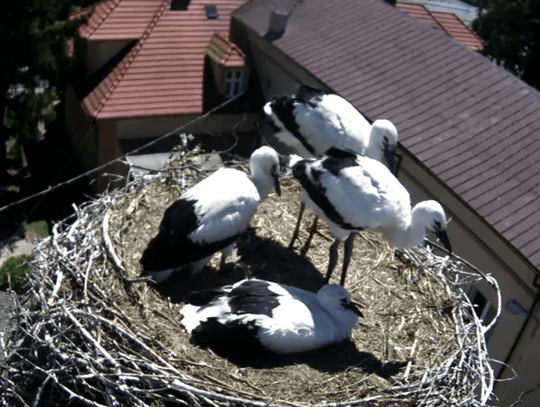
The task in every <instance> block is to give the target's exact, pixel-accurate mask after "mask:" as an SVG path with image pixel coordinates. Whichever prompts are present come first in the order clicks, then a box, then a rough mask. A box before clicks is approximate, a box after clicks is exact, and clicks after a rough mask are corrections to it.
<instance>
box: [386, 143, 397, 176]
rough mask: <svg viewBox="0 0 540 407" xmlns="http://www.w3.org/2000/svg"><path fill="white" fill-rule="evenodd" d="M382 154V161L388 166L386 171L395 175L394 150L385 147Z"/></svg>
mask: <svg viewBox="0 0 540 407" xmlns="http://www.w3.org/2000/svg"><path fill="white" fill-rule="evenodd" d="M383 154H384V159H385V160H386V164H387V165H388V169H389V170H390V172H391V173H392V174H394V175H396V169H397V168H396V159H395V155H396V149H395V148H388V147H385V148H384V152H383Z"/></svg>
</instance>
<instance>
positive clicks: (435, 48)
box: [233, 0, 540, 267]
mask: <svg viewBox="0 0 540 407" xmlns="http://www.w3.org/2000/svg"><path fill="white" fill-rule="evenodd" d="M293 3H294V1H292V0H257V1H250V2H248V3H247V4H246V5H245V6H243V7H241V8H240V9H238V10H237V11H235V13H234V14H233V16H234V19H235V20H237V21H238V22H235V24H244V25H245V26H247V27H251V29H252V30H254V31H255V32H257V33H259V34H260V35H261V36H262V35H264V33H265V32H266V31H267V27H268V21H269V14H270V10H271V9H276V10H281V11H288V10H290V9H291V8H292V6H293ZM272 45H273V46H275V47H276V48H277V49H278V51H279V52H280V53H282V54H285V55H286V56H288V57H289V58H290V59H291V60H292V61H295V62H296V63H297V64H299V65H300V66H302V67H304V68H305V69H307V70H308V71H310V72H311V73H312V74H313V75H315V76H316V77H318V78H320V80H321V81H323V82H324V83H326V84H327V85H328V86H329V87H330V88H331V89H333V90H334V91H336V92H337V93H339V94H341V95H342V96H343V97H345V98H347V99H348V100H349V101H350V102H351V103H353V104H354V105H355V106H356V107H357V108H358V109H359V110H360V111H362V112H363V113H364V114H366V115H367V116H368V117H369V118H371V119H377V118H385V119H390V120H392V122H393V123H394V124H395V125H396V127H397V129H398V131H399V138H400V143H401V144H402V145H403V146H404V147H405V148H406V149H408V150H409V151H410V152H411V153H413V154H414V155H415V156H416V157H417V158H418V159H419V160H420V161H422V162H423V164H424V165H425V166H426V167H427V168H428V169H429V170H430V171H431V172H432V173H433V174H434V175H435V176H436V177H438V178H439V179H440V180H442V181H443V182H444V183H446V185H448V187H450V188H451V189H452V190H453V191H454V192H455V193H456V194H457V195H458V196H460V197H461V198H462V199H463V201H464V202H466V203H467V204H468V205H470V207H471V208H472V209H474V210H476V211H477V213H479V214H480V216H481V217H483V218H484V219H485V220H486V221H487V222H488V223H489V224H491V225H492V226H493V227H494V229H495V230H497V231H498V232H499V233H501V234H502V235H503V236H504V237H505V238H506V239H507V240H508V241H509V242H511V243H512V244H513V245H514V246H515V247H516V248H517V249H518V250H520V251H521V253H522V254H523V255H524V256H526V257H527V258H528V259H529V260H530V262H531V263H532V264H534V265H535V266H537V267H538V266H539V265H540V176H538V174H540V160H538V153H539V152H540V92H539V91H537V90H536V89H534V88H532V87H530V86H528V85H527V84H525V83H524V82H522V81H521V80H519V79H518V78H516V77H515V76H513V75H512V74H510V73H508V72H506V71H505V70H503V69H501V68H499V67H497V66H495V65H494V64H492V63H491V62H490V61H489V60H488V59H487V58H485V57H483V56H481V55H479V54H478V53H476V52H472V51H471V50H469V49H467V48H466V47H464V46H462V45H461V44H459V43H457V42H456V41H454V40H453V39H452V38H450V37H449V36H448V35H446V34H443V33H440V32H437V31H435V30H433V29H432V28H431V27H429V26H428V25H426V24H425V23H423V22H421V21H417V20H415V19H411V18H410V17H409V16H407V15H406V14H404V13H403V12H401V11H400V10H398V9H396V8H395V7H392V6H390V5H389V4H387V3H385V2H383V1H382V0H339V1H338V0H336V1H331V2H330V1H328V0H309V1H303V2H298V3H296V7H295V9H294V12H293V14H292V16H291V17H290V19H289V22H288V24H287V28H286V31H285V33H284V35H283V37H282V38H279V39H276V40H274V41H273V42H272Z"/></svg>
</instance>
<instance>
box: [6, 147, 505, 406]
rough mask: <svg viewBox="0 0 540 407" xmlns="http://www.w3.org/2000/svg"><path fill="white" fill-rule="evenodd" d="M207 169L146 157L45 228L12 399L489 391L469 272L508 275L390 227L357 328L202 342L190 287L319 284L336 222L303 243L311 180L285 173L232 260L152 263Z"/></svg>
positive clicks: (9, 369)
mask: <svg viewBox="0 0 540 407" xmlns="http://www.w3.org/2000/svg"><path fill="white" fill-rule="evenodd" d="M233 165H235V166H236V167H237V168H240V169H245V168H246V166H247V165H246V162H240V161H237V162H233ZM207 175H208V172H207V171H205V170H204V167H203V166H202V165H201V164H200V160H199V161H198V160H197V157H196V153H193V152H188V151H183V152H182V153H181V154H180V158H177V159H175V160H174V161H171V162H170V165H169V167H168V168H167V169H166V170H164V171H162V172H159V173H154V174H146V175H142V174H138V173H136V171H135V170H134V169H132V171H131V172H130V176H129V177H128V179H127V181H126V186H125V188H122V189H116V190H113V191H110V192H107V193H105V194H103V195H102V196H100V197H98V198H97V199H94V200H92V201H88V202H86V203H85V204H83V205H81V206H79V207H76V208H75V212H76V213H75V215H74V216H73V217H72V218H70V219H66V220H65V221H64V222H60V223H57V224H56V225H55V226H54V228H53V230H52V236H51V237H49V238H47V239H44V240H41V241H39V242H38V243H37V246H36V249H35V253H34V255H35V258H36V260H35V261H33V262H32V264H31V266H32V272H31V273H30V274H29V275H28V284H27V286H28V292H27V294H25V295H24V296H22V297H19V298H18V299H17V307H16V318H17V327H16V330H15V332H14V334H13V337H12V338H11V339H9V340H7V341H4V342H5V343H3V344H2V345H3V351H4V352H5V355H6V358H7V360H6V362H7V365H6V366H4V369H3V370H4V371H3V372H2V375H1V377H0V381H1V383H2V388H3V392H2V395H1V396H0V400H1V402H2V404H3V405H10V406H12V405H23V406H30V405H31V406H39V405H44V406H45V405H46V406H65V405H67V404H69V405H84V406H94V407H97V406H100V407H101V406H124V405H132V406H152V407H158V406H169V405H184V406H188V405H189V406H203V405H209V406H213V407H215V406H216V405H217V406H220V405H246V406H266V405H284V406H299V405H311V406H323V405H325V406H326V405H332V406H341V405H376V406H386V405H400V406H409V405H410V406H415V405H425V406H436V405H442V406H447V405H453V406H465V405H466V406H484V405H486V403H487V401H488V400H489V398H490V396H491V392H492V388H493V382H494V376H493V371H492V368H491V367H490V364H489V358H488V354H487V350H486V344H485V341H484V333H485V331H486V330H487V329H489V328H490V327H486V326H483V325H482V322H481V321H480V320H479V319H478V318H477V316H476V314H475V312H474V309H473V306H472V305H471V303H470V301H469V299H468V298H467V296H466V295H465V293H464V288H465V287H467V286H469V285H471V284H475V283H476V282H478V281H480V280H487V281H488V283H490V284H491V285H492V286H494V287H495V288H496V289H497V291H498V287H497V283H496V281H494V279H493V278H491V277H490V276H487V275H485V274H483V273H482V272H480V271H478V270H474V269H473V270H472V271H471V269H470V268H467V270H466V269H465V267H464V265H463V264H462V263H461V262H460V261H457V260H456V259H455V258H451V257H448V256H438V255H435V254H433V253H432V251H431V250H429V249H427V248H423V247H419V248H415V249H413V250H407V251H401V252H397V253H395V252H394V250H392V249H390V248H389V247H388V245H387V244H386V243H385V241H384V240H382V239H381V238H380V237H379V236H378V235H377V234H369V233H360V234H359V237H357V238H356V241H355V247H354V252H353V259H352V261H351V265H350V267H349V272H348V279H347V281H346V284H345V286H346V287H347V288H348V290H349V291H350V292H351V293H352V295H353V298H354V300H355V301H357V302H358V303H360V304H361V305H362V306H363V309H362V311H363V313H364V315H365V318H364V319H361V321H360V325H359V327H358V329H357V330H356V331H355V332H354V334H353V337H352V340H351V341H348V342H344V343H341V344H335V345H332V346H329V347H326V348H323V349H319V350H316V351H312V352H307V353H304V354H298V355H289V356H276V357H273V358H272V359H271V360H264V359H262V360H242V359H241V358H238V359H235V358H231V357H229V358H225V357H222V356H220V355H218V354H216V353H214V352H213V351H212V350H211V349H205V348H200V347H198V346H196V345H194V344H192V343H190V338H189V336H188V334H187V333H186V332H185V331H184V330H183V329H182V327H181V324H180V309H181V307H182V306H183V299H184V297H185V295H186V294H187V293H188V292H190V291H191V290H194V289H199V288H204V287H208V286H221V285H223V284H228V283H231V282H234V281H238V280H240V279H242V278H245V277H256V278H263V279H267V280H271V281H276V282H279V283H284V284H289V285H294V286H298V287H301V288H304V289H306V290H311V291H316V290H318V289H319V288H320V287H321V286H322V284H323V274H324V272H325V270H326V266H327V263H328V250H329V246H330V241H329V239H330V238H329V236H330V234H329V232H328V231H327V230H325V229H324V227H322V228H321V229H320V230H319V233H318V234H317V235H316V236H315V238H314V239H313V242H312V246H311V248H310V250H309V252H308V254H307V256H306V257H305V258H304V257H302V256H300V255H299V254H298V251H297V250H294V251H293V250H288V249H287V245H288V243H289V240H290V238H291V235H292V232H293V229H294V225H295V221H296V216H297V213H298V209H299V194H298V193H299V187H298V185H297V184H296V183H295V182H294V181H293V180H292V179H290V178H287V177H284V178H283V179H282V189H283V194H282V197H278V196H276V195H275V194H271V195H270V196H269V198H268V199H267V200H266V201H265V202H264V203H263V204H262V205H261V206H260V208H259V211H258V213H257V215H256V216H255V217H254V219H253V220H252V222H251V227H252V229H251V230H250V231H249V232H248V233H246V236H245V237H244V238H242V239H241V241H240V242H239V244H238V258H237V261H236V262H232V261H231V262H229V263H228V264H227V265H226V267H225V270H222V272H218V270H217V266H218V263H219V261H218V260H219V259H218V258H214V259H213V260H212V262H211V264H210V265H209V266H207V267H206V268H205V269H204V270H203V272H202V273H200V274H199V275H198V276H197V275H196V276H194V277H193V278H192V279H191V280H190V281H188V282H186V281H185V280H178V281H176V280H177V279H175V277H174V276H173V277H172V281H170V282H168V283H167V284H165V285H163V286H160V285H156V284H154V283H153V282H151V281H149V280H148V279H147V278H142V277H141V275H140V266H139V258H140V256H141V254H142V251H143V250H144V248H145V246H146V244H147V243H148V241H149V240H150V239H151V237H152V236H153V235H154V234H155V233H156V232H157V229H158V226H159V223H160V221H161V217H162V215H163V212H164V210H165V209H166V208H167V206H168V205H170V204H171V203H172V202H173V201H174V200H175V199H176V198H177V197H178V196H179V195H181V194H182V192H184V191H185V190H186V189H187V188H189V187H190V186H192V185H193V184H195V183H196V182H198V181H199V180H201V179H202V178H204V177H205V176H207ZM306 215H308V214H306ZM306 215H305V217H304V221H303V224H302V228H301V240H302V239H305V238H306V236H307V228H308V226H309V225H310V223H311V217H312V216H313V215H312V214H309V216H306ZM323 223H324V222H320V223H319V225H320V226H322V224H323ZM301 243H303V242H301ZM296 249H298V248H296ZM340 256H341V255H340ZM215 257H217V256H215ZM340 266H341V265H340V264H338V267H336V271H335V273H334V274H335V275H334V277H333V279H335V280H337V279H338V277H339V274H340V270H341V269H340ZM201 276H202V277H201ZM334 282H337V281H334ZM499 303H500V301H499ZM498 313H500V305H499V312H498ZM495 320H496V319H495ZM495 320H494V321H493V322H492V324H493V323H495Z"/></svg>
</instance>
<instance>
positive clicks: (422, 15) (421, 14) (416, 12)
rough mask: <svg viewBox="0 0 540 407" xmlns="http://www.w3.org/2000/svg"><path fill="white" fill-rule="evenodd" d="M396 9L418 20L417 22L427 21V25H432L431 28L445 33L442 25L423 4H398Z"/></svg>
mask: <svg viewBox="0 0 540 407" xmlns="http://www.w3.org/2000/svg"><path fill="white" fill-rule="evenodd" d="M396 7H397V8H398V9H400V10H401V11H403V12H404V13H407V14H408V15H410V16H411V17H414V18H416V19H417V20H422V21H425V22H426V23H429V24H431V26H432V27H433V28H435V29H437V30H439V31H444V29H443V28H442V27H441V25H440V24H439V23H438V22H437V20H436V19H435V17H433V15H432V14H431V13H430V11H429V10H428V9H427V8H426V6H424V5H423V4H416V3H396Z"/></svg>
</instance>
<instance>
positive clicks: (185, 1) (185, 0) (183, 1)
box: [171, 0, 191, 11]
mask: <svg viewBox="0 0 540 407" xmlns="http://www.w3.org/2000/svg"><path fill="white" fill-rule="evenodd" d="M189 3H191V0H171V10H184V11H185V10H187V9H188V7H189Z"/></svg>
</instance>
